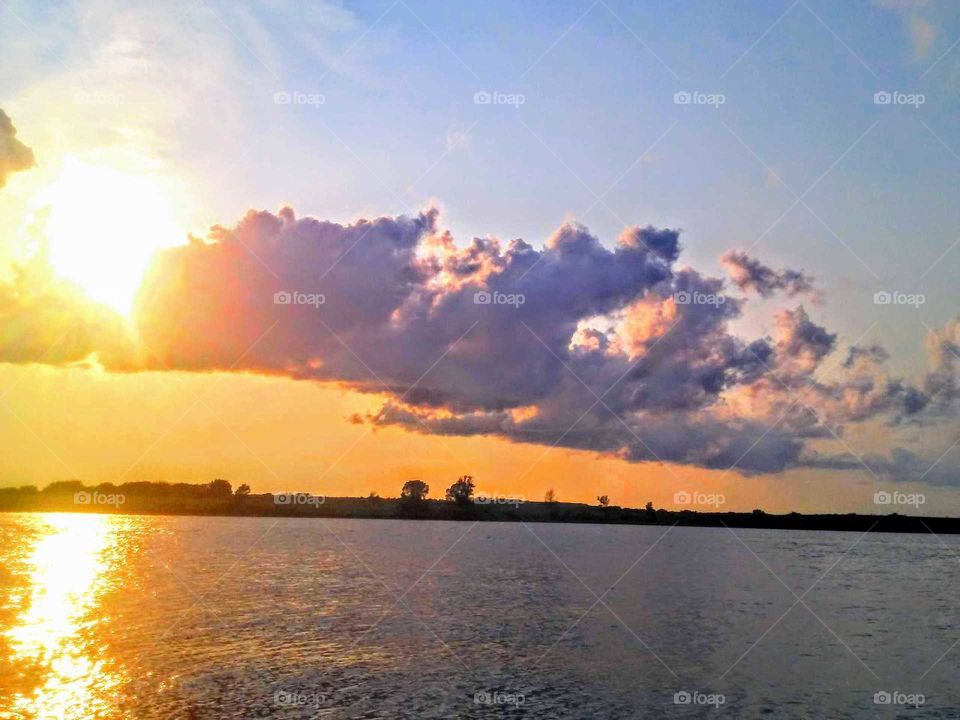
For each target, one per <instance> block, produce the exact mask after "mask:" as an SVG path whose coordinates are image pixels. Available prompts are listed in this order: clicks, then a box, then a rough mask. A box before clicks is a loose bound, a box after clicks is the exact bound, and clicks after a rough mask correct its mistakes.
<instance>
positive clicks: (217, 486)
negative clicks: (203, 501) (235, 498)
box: [207, 478, 233, 497]
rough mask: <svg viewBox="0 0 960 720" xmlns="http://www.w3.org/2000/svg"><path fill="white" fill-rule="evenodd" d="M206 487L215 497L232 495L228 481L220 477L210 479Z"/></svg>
mask: <svg viewBox="0 0 960 720" xmlns="http://www.w3.org/2000/svg"><path fill="white" fill-rule="evenodd" d="M207 487H208V488H210V494H211V495H214V496H217V497H226V496H228V495H233V487H232V486H231V485H230V483H228V482H227V481H226V480H223V479H221V478H217V479H216V480H211V481H210V484H209V485H208V486H207Z"/></svg>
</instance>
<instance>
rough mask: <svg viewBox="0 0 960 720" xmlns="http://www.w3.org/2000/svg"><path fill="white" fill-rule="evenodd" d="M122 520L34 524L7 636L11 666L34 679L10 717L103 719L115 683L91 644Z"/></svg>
mask: <svg viewBox="0 0 960 720" xmlns="http://www.w3.org/2000/svg"><path fill="white" fill-rule="evenodd" d="M122 522H123V519H122V518H115V517H110V516H107V515H92V514H91V515H86V514H45V515H42V516H37V525H36V531H37V533H36V535H35V536H34V545H33V547H32V549H30V550H29V551H28V554H27V555H26V557H25V558H24V563H25V571H26V573H27V581H28V587H26V588H25V591H24V592H25V594H26V595H27V596H28V597H25V598H24V599H25V600H26V602H25V603H24V607H25V609H24V611H23V612H22V613H21V614H20V616H19V617H18V618H17V619H16V621H15V623H14V625H13V627H12V628H11V629H9V630H8V631H7V633H6V635H7V638H6V640H7V642H8V643H9V645H10V650H11V654H12V658H11V659H12V660H13V662H14V663H15V665H16V666H17V667H20V668H29V669H30V670H29V674H30V675H31V676H35V677H36V678H37V684H36V687H35V688H34V689H32V691H30V690H28V689H26V688H24V690H26V691H25V692H21V693H19V694H18V695H17V696H16V697H15V698H14V701H13V710H14V711H15V712H18V713H22V714H23V715H24V716H26V717H32V718H64V719H72V718H78V719H79V718H89V717H102V716H103V715H104V714H108V713H109V711H110V709H111V706H112V705H113V703H109V702H107V698H109V697H110V695H111V693H112V692H113V691H115V689H116V688H117V687H118V686H119V683H120V678H119V677H118V676H117V675H116V674H115V673H113V672H111V671H109V670H108V669H107V668H106V666H105V663H104V661H103V659H102V658H98V657H96V643H93V642H92V641H91V640H89V638H91V637H92V636H93V634H94V633H93V631H94V630H95V626H96V624H97V623H98V622H99V618H98V617H97V611H98V609H99V608H98V603H99V598H100V596H101V595H102V593H103V592H104V591H105V590H106V589H108V588H109V586H110V583H111V582H112V578H113V577H115V573H114V570H115V568H114V567H112V565H113V564H115V563H116V558H117V553H116V551H117V550H118V549H119V548H118V545H119V544H120V543H121V537H120V533H119V532H118V530H119V525H120V524H121V523H122Z"/></svg>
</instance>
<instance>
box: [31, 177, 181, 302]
mask: <svg viewBox="0 0 960 720" xmlns="http://www.w3.org/2000/svg"><path fill="white" fill-rule="evenodd" d="M43 205H44V206H47V207H49V216H48V218H47V221H46V235H47V239H48V241H49V253H50V263H51V265H52V266H53V268H54V270H55V272H56V273H57V274H58V275H60V276H61V277H64V278H67V279H69V280H72V281H74V282H76V283H77V284H78V285H80V286H81V287H82V288H83V290H84V292H85V293H86V294H87V296H88V297H90V299H92V300H95V301H98V302H101V303H104V304H106V305H109V306H111V307H113V308H114V309H116V310H117V311H118V312H120V313H123V314H124V315H128V314H129V313H130V311H131V309H132V307H133V301H134V298H135V297H136V294H137V291H138V289H139V288H140V283H141V281H142V279H143V274H144V271H145V270H146V269H147V266H148V265H149V263H150V260H151V258H152V257H153V254H154V252H156V251H157V250H158V249H160V248H163V247H169V246H171V245H176V244H178V243H180V242H182V241H183V237H184V233H183V232H181V231H179V230H178V229H177V227H176V223H175V221H174V218H173V213H172V210H171V204H170V202H169V200H168V197H167V195H166V192H165V188H164V187H163V184H162V183H161V182H160V181H159V180H156V179H154V178H153V177H151V176H150V175H143V174H136V173H131V172H127V171H124V170H119V169H117V168H113V167H108V166H96V165H88V164H85V163H81V162H69V163H68V164H67V165H66V166H65V167H64V170H63V173H62V174H61V175H60V177H59V179H58V180H57V181H56V182H55V183H54V185H53V186H52V187H51V188H50V189H49V191H48V192H47V193H44V197H43Z"/></svg>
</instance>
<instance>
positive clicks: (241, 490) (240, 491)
mask: <svg viewBox="0 0 960 720" xmlns="http://www.w3.org/2000/svg"><path fill="white" fill-rule="evenodd" d="M249 494H250V486H249V485H247V484H246V483H243V485H241V486H240V487H238V488H237V490H236V492H235V493H234V495H236V496H237V497H246V496H247V495H249Z"/></svg>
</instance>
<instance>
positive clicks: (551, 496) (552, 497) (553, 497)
mask: <svg viewBox="0 0 960 720" xmlns="http://www.w3.org/2000/svg"><path fill="white" fill-rule="evenodd" d="M543 501H544V502H548V503H555V502H556V501H557V494H556V493H555V492H554V491H553V488H551V489H550V490H547V492H546V494H545V495H544V496H543Z"/></svg>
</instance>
